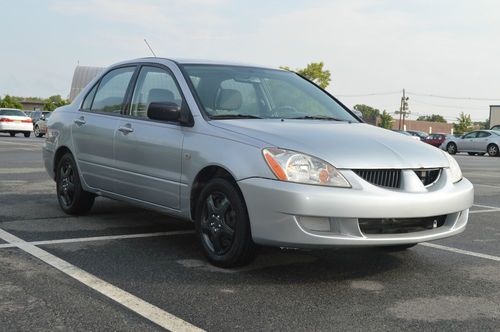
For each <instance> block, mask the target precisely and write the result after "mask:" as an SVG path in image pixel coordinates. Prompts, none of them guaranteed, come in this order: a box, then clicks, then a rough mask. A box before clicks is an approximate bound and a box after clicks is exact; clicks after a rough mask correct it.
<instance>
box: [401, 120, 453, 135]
mask: <svg viewBox="0 0 500 332" xmlns="http://www.w3.org/2000/svg"><path fill="white" fill-rule="evenodd" d="M398 128H399V119H394V123H393V124H392V129H398ZM401 129H402V130H418V131H424V132H426V133H429V134H431V133H442V134H453V123H443V122H432V121H417V120H408V119H406V120H405V121H404V124H403V125H402V126H401Z"/></svg>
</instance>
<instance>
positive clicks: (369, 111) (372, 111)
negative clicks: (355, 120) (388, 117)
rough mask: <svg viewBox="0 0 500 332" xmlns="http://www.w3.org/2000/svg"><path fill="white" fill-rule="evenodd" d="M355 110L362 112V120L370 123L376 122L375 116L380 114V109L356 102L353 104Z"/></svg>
mask: <svg viewBox="0 0 500 332" xmlns="http://www.w3.org/2000/svg"><path fill="white" fill-rule="evenodd" d="M354 109H355V110H356V111H360V112H361V114H363V120H364V121H365V122H367V123H370V124H373V125H374V124H376V123H377V118H378V117H379V115H380V111H379V110H378V109H376V108H373V107H371V106H368V105H364V104H358V105H354Z"/></svg>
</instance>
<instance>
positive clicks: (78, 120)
mask: <svg viewBox="0 0 500 332" xmlns="http://www.w3.org/2000/svg"><path fill="white" fill-rule="evenodd" d="M74 122H75V123H76V125H77V126H81V125H84V124H85V118H84V117H83V116H81V117H79V118H78V119H76V120H75V121H74Z"/></svg>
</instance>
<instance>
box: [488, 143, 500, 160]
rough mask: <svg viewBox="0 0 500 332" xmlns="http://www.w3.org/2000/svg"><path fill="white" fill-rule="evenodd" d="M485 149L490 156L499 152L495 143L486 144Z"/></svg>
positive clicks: (495, 155) (494, 155)
mask: <svg viewBox="0 0 500 332" xmlns="http://www.w3.org/2000/svg"><path fill="white" fill-rule="evenodd" d="M486 150H487V151H488V154H489V155H490V157H498V155H499V154H500V153H499V151H498V145H496V144H490V145H488V147H487V148H486Z"/></svg>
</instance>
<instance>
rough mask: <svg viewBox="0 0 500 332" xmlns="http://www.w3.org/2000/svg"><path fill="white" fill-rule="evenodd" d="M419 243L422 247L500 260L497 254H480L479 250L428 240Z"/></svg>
mask: <svg viewBox="0 0 500 332" xmlns="http://www.w3.org/2000/svg"><path fill="white" fill-rule="evenodd" d="M420 245H422V246H424V247H430V248H434V249H439V250H445V251H450V252H454V253H457V254H462V255H467V256H473V257H479V258H484V259H489V260H492V261H497V262H500V257H498V256H493V255H487V254H481V253H479V252H474V251H468V250H463V249H458V248H453V247H447V246H442V245H440V244H435V243H429V242H425V243H420Z"/></svg>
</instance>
